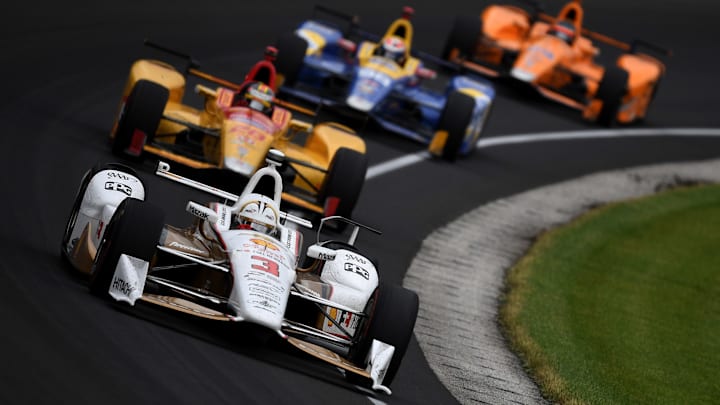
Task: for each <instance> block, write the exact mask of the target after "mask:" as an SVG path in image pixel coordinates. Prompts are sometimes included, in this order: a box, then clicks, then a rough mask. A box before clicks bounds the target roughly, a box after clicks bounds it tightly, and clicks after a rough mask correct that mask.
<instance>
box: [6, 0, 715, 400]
mask: <svg viewBox="0 0 720 405" xmlns="http://www.w3.org/2000/svg"><path fill="white" fill-rule="evenodd" d="M546 3H547V7H548V10H549V11H555V10H557V9H558V8H559V7H560V5H561V4H562V3H560V2H550V1H547V2H546ZM585 3H587V4H586V5H585V6H586V14H587V15H586V26H588V27H590V28H592V29H595V30H598V31H601V32H603V33H605V34H608V35H610V36H613V37H617V38H621V39H631V38H635V37H638V38H642V39H646V40H650V41H653V42H657V43H659V44H662V45H664V46H666V47H669V48H671V49H672V50H673V51H674V53H675V55H674V57H673V58H672V59H671V60H670V61H669V63H668V65H669V68H668V74H667V76H666V78H665V80H664V82H663V83H662V87H661V89H660V91H659V93H658V96H657V99H656V100H655V103H654V105H653V106H652V107H651V112H650V117H649V119H648V120H647V121H646V122H645V123H643V124H642V125H641V127H645V128H663V127H710V128H720V113H719V112H720V93H718V90H719V86H718V84H720V80H718V78H717V66H718V62H720V60H719V59H720V56H718V51H719V50H720V47H719V46H718V45H717V42H716V41H717V39H718V38H720V27H719V26H718V24H717V20H718V17H720V6H718V5H717V3H716V2H715V1H711V0H702V1H693V2H681V1H678V0H668V1H663V2H659V1H650V0H639V1H633V2H621V1H618V0H610V1H602V2H600V1H594V2H591V1H587V2H585ZM312 4H313V3H312V2H307V1H297V2H283V1H278V0H270V1H263V2H252V3H249V2H243V1H235V2H230V1H217V0H210V1H205V2H193V1H186V0H178V1H174V2H172V1H154V2H140V1H124V2H113V3H106V2H92V1H79V0H71V1H65V2H53V3H46V4H42V3H33V2H14V3H13V4H11V5H6V6H5V7H4V10H3V11H4V12H3V14H4V17H5V18H4V22H3V24H2V25H1V26H0V44H1V48H0V49H2V51H1V53H0V55H1V56H0V61H1V63H0V69H1V72H2V75H1V76H0V77H2V79H3V80H2V88H1V89H0V151H2V160H0V170H1V171H2V176H1V177H0V189H1V190H2V200H1V201H2V202H1V203H0V207H2V214H3V220H2V224H3V226H2V228H1V229H0V257H2V259H1V260H0V327H1V328H2V332H1V333H0V358H2V366H1V367H0V403H6V404H11V403H13V404H14V403H22V404H24V403H107V404H111V403H113V404H114V403H181V404H197V403H214V404H229V403H290V402H292V403H295V404H314V403H331V402H336V403H343V404H353V403H358V404H366V403H368V399H367V395H368V393H365V392H361V391H358V390H357V389H355V388H353V387H351V386H348V385H347V384H346V383H344V382H343V380H342V378H339V377H338V376H337V373H336V372H335V371H334V370H333V369H331V368H328V367H326V366H324V365H320V364H317V363H315V362H310V363H308V362H307V361H306V360H307V359H304V358H302V357H299V356H294V355H292V354H291V353H287V352H285V351H283V350H282V349H281V348H276V347H269V346H268V345H265V344H263V342H262V341H258V340H256V339H249V338H247V337H246V336H245V334H244V333H243V331H242V330H240V329H223V328H219V329H218V328H217V327H216V326H215V325H209V324H205V323H201V322H194V321H190V320H185V319H183V318H177V317H168V316H162V315H167V314H166V313H162V314H157V313H156V312H155V311H152V310H149V309H147V308H139V311H138V312H139V313H128V312H127V311H124V310H122V309H119V308H118V307H117V306H115V305H110V304H108V303H107V302H103V301H101V300H98V299H96V298H94V297H92V296H91V295H90V294H89V293H88V291H87V289H86V287H85V282H84V280H83V279H82V278H80V277H77V276H76V275H75V274H73V273H72V272H70V271H68V270H67V269H66V267H65V266H63V264H62V262H61V260H60V258H59V254H58V250H59V241H60V238H61V235H62V231H63V226H64V223H65V220H66V218H67V215H68V213H69V210H70V207H71V204H72V200H73V197H74V194H75V191H76V188H77V185H78V184H79V181H80V178H81V176H82V174H83V173H84V171H85V170H86V169H88V168H89V167H91V166H92V165H93V164H95V163H97V162H106V161H115V160H117V158H115V157H113V156H112V155H111V154H110V151H109V145H108V143H107V134H108V130H109V127H110V125H111V123H112V121H113V117H114V114H115V113H116V109H117V106H118V101H119V95H120V93H121V90H122V86H123V84H124V81H125V78H126V75H127V72H128V69H129V66H130V64H131V62H132V61H133V60H135V59H137V58H140V57H144V56H147V55H148V54H149V53H148V50H146V49H144V48H143V46H142V40H143V39H144V38H151V39H153V40H155V41H156V42H159V43H163V44H168V45H170V46H173V47H175V48H177V49H181V50H184V51H186V52H189V53H191V54H192V55H193V56H194V57H195V58H196V59H198V60H199V61H201V62H202V63H203V67H204V68H205V69H206V70H208V71H210V72H213V73H216V74H217V75H219V76H221V77H226V78H228V79H234V80H237V81H240V80H241V79H242V77H243V75H244V74H245V70H246V69H247V68H248V67H249V66H250V65H251V63H253V62H255V61H256V60H257V58H258V57H259V56H260V55H261V52H262V50H263V48H264V46H265V45H266V44H268V43H272V42H273V41H274V40H275V39H276V38H277V37H278V36H279V35H280V34H281V33H283V32H286V31H289V30H291V29H292V28H293V27H294V26H295V25H296V24H298V23H299V22H301V21H302V19H304V18H306V17H308V16H309V15H310V11H311V7H312ZM405 4H406V2H404V1H397V0H389V1H384V2H382V3H381V2H362V3H361V2H351V1H337V2H333V3H332V5H333V6H334V7H336V8H339V9H341V10H343V11H345V12H348V13H357V14H358V15H360V17H361V22H362V25H363V26H364V27H365V28H366V29H368V30H370V31H374V32H378V33H381V32H382V31H383V30H384V28H385V26H386V25H387V24H388V23H389V22H390V21H391V20H392V19H394V18H395V17H396V16H397V15H399V13H400V9H401V7H402V6H403V5H405ZM410 5H412V6H413V7H414V8H415V10H416V15H415V17H414V22H415V28H416V33H415V44H416V45H415V46H416V48H418V49H422V50H425V51H428V52H431V53H435V54H437V53H439V51H440V49H441V48H442V44H443V41H444V36H445V35H446V33H447V32H448V30H449V29H450V26H451V23H452V20H453V18H454V16H455V15H456V14H461V13H467V14H477V13H478V12H479V11H480V9H481V7H482V6H483V3H477V2H466V1H460V0H446V1H442V2H439V1H428V0H420V1H416V2H412V3H410ZM499 93H500V95H499V97H498V100H497V103H496V106H495V109H494V113H493V115H492V117H491V119H490V123H489V125H488V127H487V129H486V132H485V136H502V135H509V134H515V133H532V132H547V131H566V130H587V129H593V127H592V126H590V125H588V124H585V123H584V122H582V121H581V120H580V118H579V115H578V114H576V113H575V112H573V111H570V110H566V109H564V108H562V107H559V106H555V105H552V104H550V103H547V102H545V101H544V100H541V99H539V98H533V97H530V98H519V95H518V94H517V93H516V92H515V91H514V90H509V89H507V88H504V87H499ZM363 134H364V135H366V140H367V143H368V148H369V156H370V161H371V164H377V163H380V162H383V161H386V160H388V159H392V158H395V157H398V156H401V155H403V154H407V153H413V152H417V151H419V150H422V146H419V145H417V144H414V143H412V142H410V141H406V140H404V139H402V138H399V137H397V136H394V135H391V134H386V133H382V132H378V131H377V130H373V129H371V128H369V129H366V130H365V131H363ZM719 154H720V138H717V139H714V138H642V139H641V138H627V139H608V140H583V141H562V142H544V143H536V144H524V145H511V146H503V147H493V148H488V149H484V150H480V151H478V153H476V154H475V155H473V156H472V157H470V158H468V159H463V160H460V161H458V162H457V163H456V164H454V165H451V164H447V163H444V162H439V161H423V162H421V163H419V164H417V165H413V166H411V167H408V168H405V169H402V170H399V171H397V172H393V173H389V174H386V175H383V176H381V177H378V178H374V179H372V180H370V181H368V183H367V184H366V186H365V189H364V192H363V195H362V197H361V201H360V203H359V205H358V208H357V215H356V217H357V219H358V220H360V221H361V222H365V223H367V224H368V225H372V226H375V227H378V228H381V229H382V230H383V231H384V235H383V236H382V237H377V238H374V237H368V238H366V239H364V240H363V241H362V242H364V247H365V248H367V249H368V250H370V251H371V252H372V253H373V254H374V255H375V256H377V257H378V258H379V261H380V263H381V264H380V266H381V269H380V271H381V273H382V277H384V278H385V279H386V280H387V281H389V282H393V283H400V282H402V278H403V275H404V273H405V270H406V268H407V266H408V264H409V262H410V261H411V260H412V257H413V255H414V253H415V251H416V250H417V249H418V247H419V244H420V242H421V241H422V239H423V238H424V237H425V235H427V234H428V233H429V232H431V231H432V230H433V229H435V228H437V227H439V226H441V225H443V224H445V223H447V222H448V221H451V220H453V219H455V218H456V217H458V216H459V215H460V214H462V213H464V212H466V211H468V210H470V209H472V208H474V207H476V206H478V205H480V204H482V203H484V202H488V201H492V200H495V199H497V198H500V197H504V196H508V195H512V194H514V193H517V192H520V191H524V190H527V189H530V188H534V187H537V186H540V185H544V184H549V183H553V182H556V181H560V180H565V179H569V178H573V177H576V176H578V175H581V174H587V173H591V172H596V171H601V170H606V169H613V168H621V167H629V166H635V165H641V164H648V163H655V162H666V161H681V160H697V159H705V158H713V157H717V156H718V155H719ZM140 170H141V171H142V173H143V176H144V179H145V180H146V182H147V183H146V184H148V188H149V196H148V199H151V200H153V201H155V202H156V203H160V204H165V205H166V206H167V208H168V212H169V218H168V219H169V221H171V222H172V223H175V224H180V225H182V224H185V223H187V222H188V221H189V220H188V218H187V216H186V215H185V214H184V213H183V206H184V202H185V201H186V200H187V199H188V198H196V199H202V198H203V197H202V196H199V195H197V194H194V193H190V192H188V191H186V190H185V189H183V188H181V187H179V186H176V185H174V184H168V182H166V181H162V180H160V179H156V178H153V176H152V175H151V174H150V173H151V167H150V165H145V166H142V167H140ZM458 282H461V280H458ZM138 315H139V316H138ZM158 315H160V316H158ZM144 318H147V319H144ZM469 321H470V320H469ZM393 390H394V394H393V395H392V396H391V397H387V396H384V395H377V396H376V398H377V399H379V400H381V401H384V402H386V403H391V404H419V403H423V404H424V403H433V404H435V403H453V402H454V400H453V398H452V396H451V395H450V394H449V392H448V391H447V390H446V389H445V388H444V387H443V386H442V385H441V384H440V383H439V382H438V380H437V378H436V377H435V376H434V374H433V373H432V371H431V370H430V369H429V367H428V365H427V362H426V361H425V359H424V357H423V355H422V353H421V352H420V350H419V348H418V346H417V344H416V343H415V342H414V341H413V343H412V345H411V347H410V349H409V350H408V353H407V356H406V358H405V361H404V363H403V366H402V368H401V369H400V372H399V374H398V376H397V379H396V381H395V384H394V386H393ZM369 395H374V394H369Z"/></svg>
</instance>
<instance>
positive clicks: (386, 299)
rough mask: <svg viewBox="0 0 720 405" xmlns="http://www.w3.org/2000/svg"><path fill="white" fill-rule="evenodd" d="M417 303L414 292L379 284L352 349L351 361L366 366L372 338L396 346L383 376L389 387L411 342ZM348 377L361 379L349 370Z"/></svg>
mask: <svg viewBox="0 0 720 405" xmlns="http://www.w3.org/2000/svg"><path fill="white" fill-rule="evenodd" d="M418 306H419V299H418V296H417V294H416V293H415V292H414V291H411V290H408V289H405V288H403V287H400V286H395V285H391V284H384V283H380V285H379V286H378V288H377V290H376V291H375V294H374V296H373V298H371V302H369V303H368V312H367V313H368V314H369V319H368V322H367V323H366V324H365V325H364V330H363V331H362V332H361V333H362V334H361V338H360V340H359V341H358V343H357V344H355V345H354V346H353V347H351V348H350V352H349V357H350V361H352V362H353V363H355V364H356V365H358V366H359V367H362V368H365V367H366V366H367V363H366V361H365V360H366V357H367V355H368V352H369V350H370V346H371V345H372V341H373V339H377V340H379V341H381V342H384V343H387V344H389V345H392V346H394V347H395V353H394V354H393V358H392V361H391V362H390V366H389V367H388V369H387V372H386V373H385V378H384V379H383V385H385V386H387V387H389V386H390V384H392V382H393V380H394V379H395V375H396V374H397V371H398V369H399V368H400V363H402V359H403V357H404V356H405V352H406V351H407V347H408V344H409V343H410V338H411V337H412V334H413V329H414V328H415V320H416V319H417V313H418ZM347 376H348V379H349V380H350V381H352V382H359V380H358V379H357V378H356V377H355V376H354V375H353V374H351V373H348V374H347ZM351 376H352V377H351Z"/></svg>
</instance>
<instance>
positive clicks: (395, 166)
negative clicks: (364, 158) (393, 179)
mask: <svg viewBox="0 0 720 405" xmlns="http://www.w3.org/2000/svg"><path fill="white" fill-rule="evenodd" d="M429 158H430V152H427V151H422V152H418V153H413V154H412V155H406V156H401V157H399V158H396V159H392V160H388V161H387V162H383V163H380V164H377V165H375V166H372V167H369V168H368V171H367V174H366V175H365V179H366V180H367V179H372V178H373V177H378V176H381V175H383V174H385V173H389V172H393V171H395V170H399V169H402V168H403V167H407V166H411V165H414V164H415V163H417V162H420V161H422V160H425V159H429Z"/></svg>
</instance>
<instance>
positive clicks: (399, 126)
mask: <svg viewBox="0 0 720 405" xmlns="http://www.w3.org/2000/svg"><path fill="white" fill-rule="evenodd" d="M315 10H316V11H320V12H322V13H324V14H327V15H330V16H333V17H337V18H340V19H343V20H346V21H347V22H348V23H349V24H348V25H349V27H348V28H347V29H346V30H343V29H342V28H341V27H339V26H338V25H337V24H333V23H332V22H326V21H322V20H318V19H310V20H307V21H305V22H303V23H302V24H301V25H300V26H299V28H298V29H297V30H296V31H295V32H294V33H293V35H291V36H286V37H283V38H281V39H280V40H279V41H278V44H277V48H278V52H279V55H278V62H277V63H278V67H279V68H278V70H279V71H281V72H285V80H284V83H283V85H282V87H281V88H280V92H281V94H282V93H284V94H286V95H290V96H294V97H297V98H300V99H304V100H307V101H310V102H313V103H319V104H322V105H325V106H329V107H335V108H340V109H342V108H349V109H351V110H354V111H356V112H360V113H363V114H367V116H368V117H369V118H371V119H372V120H374V121H375V122H377V123H378V124H379V125H380V126H381V127H383V128H384V129H386V130H388V131H391V132H395V133H398V134H400V135H403V136H406V137H408V138H411V139H414V140H416V141H419V142H422V143H425V144H428V145H429V147H428V149H429V150H430V152H431V153H432V154H434V155H436V156H439V157H442V158H443V159H446V160H449V161H453V160H455V158H456V157H457V156H458V155H468V154H469V153H470V152H472V151H473V149H474V148H475V144H476V143H477V140H478V138H479V137H480V134H481V132H482V129H483V126H484V124H485V122H486V121H487V118H488V115H489V112H490V107H491V106H492V102H493V99H494V97H495V90H494V89H493V87H492V86H491V85H490V84H489V83H488V82H486V81H480V80H479V79H474V78H472V79H471V78H470V77H467V76H455V77H453V78H452V79H451V80H450V81H449V83H448V84H447V86H446V88H445V90H444V91H437V90H432V89H430V88H427V87H425V86H422V85H421V83H422V82H423V80H426V79H435V78H436V76H437V74H436V72H435V71H433V70H431V69H428V68H426V67H425V66H424V65H423V62H422V61H421V59H420V58H422V59H426V60H427V59H432V60H431V61H434V62H436V63H442V62H440V61H439V60H438V59H437V58H433V57H431V56H430V55H427V54H421V53H417V52H411V49H410V48H411V45H412V37H413V26H412V24H411V23H410V16H411V15H412V13H413V10H412V9H411V8H409V7H406V8H404V9H403V15H402V17H400V18H398V19H396V20H395V21H394V22H393V23H392V24H390V26H389V27H388V29H387V31H386V33H385V35H384V36H383V37H381V38H380V39H379V40H375V41H373V39H376V38H377V36H374V37H373V35H372V34H370V33H367V32H364V31H361V30H360V29H358V27H357V24H356V18H355V17H352V16H349V15H345V14H342V13H340V12H337V11H334V10H330V9H327V8H324V7H320V6H317V7H316V8H315ZM351 36H358V37H360V38H361V42H360V43H359V44H356V42H354V41H353V40H351V39H349V38H348V37H351Z"/></svg>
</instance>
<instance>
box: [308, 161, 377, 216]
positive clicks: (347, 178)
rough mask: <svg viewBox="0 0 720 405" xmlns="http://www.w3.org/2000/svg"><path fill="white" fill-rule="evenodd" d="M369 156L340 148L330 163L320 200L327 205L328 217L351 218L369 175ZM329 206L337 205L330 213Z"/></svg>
mask: <svg viewBox="0 0 720 405" xmlns="http://www.w3.org/2000/svg"><path fill="white" fill-rule="evenodd" d="M367 166H368V160H367V155H365V154H363V153H360V152H358V151H356V150H353V149H348V148H340V149H338V150H337V151H336V152H335V155H334V156H333V158H332V161H331V162H330V167H329V169H328V172H327V174H326V175H325V181H324V183H323V186H322V188H321V189H320V193H319V200H320V201H321V202H323V203H324V204H325V207H326V214H327V215H340V216H343V217H345V218H350V217H351V215H352V212H353V209H355V204H357V200H358V198H359V197H360V191H362V188H363V185H364V184H365V174H366V173H367ZM328 204H330V205H334V204H337V206H336V207H335V209H334V210H331V212H328V208H327V207H328Z"/></svg>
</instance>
